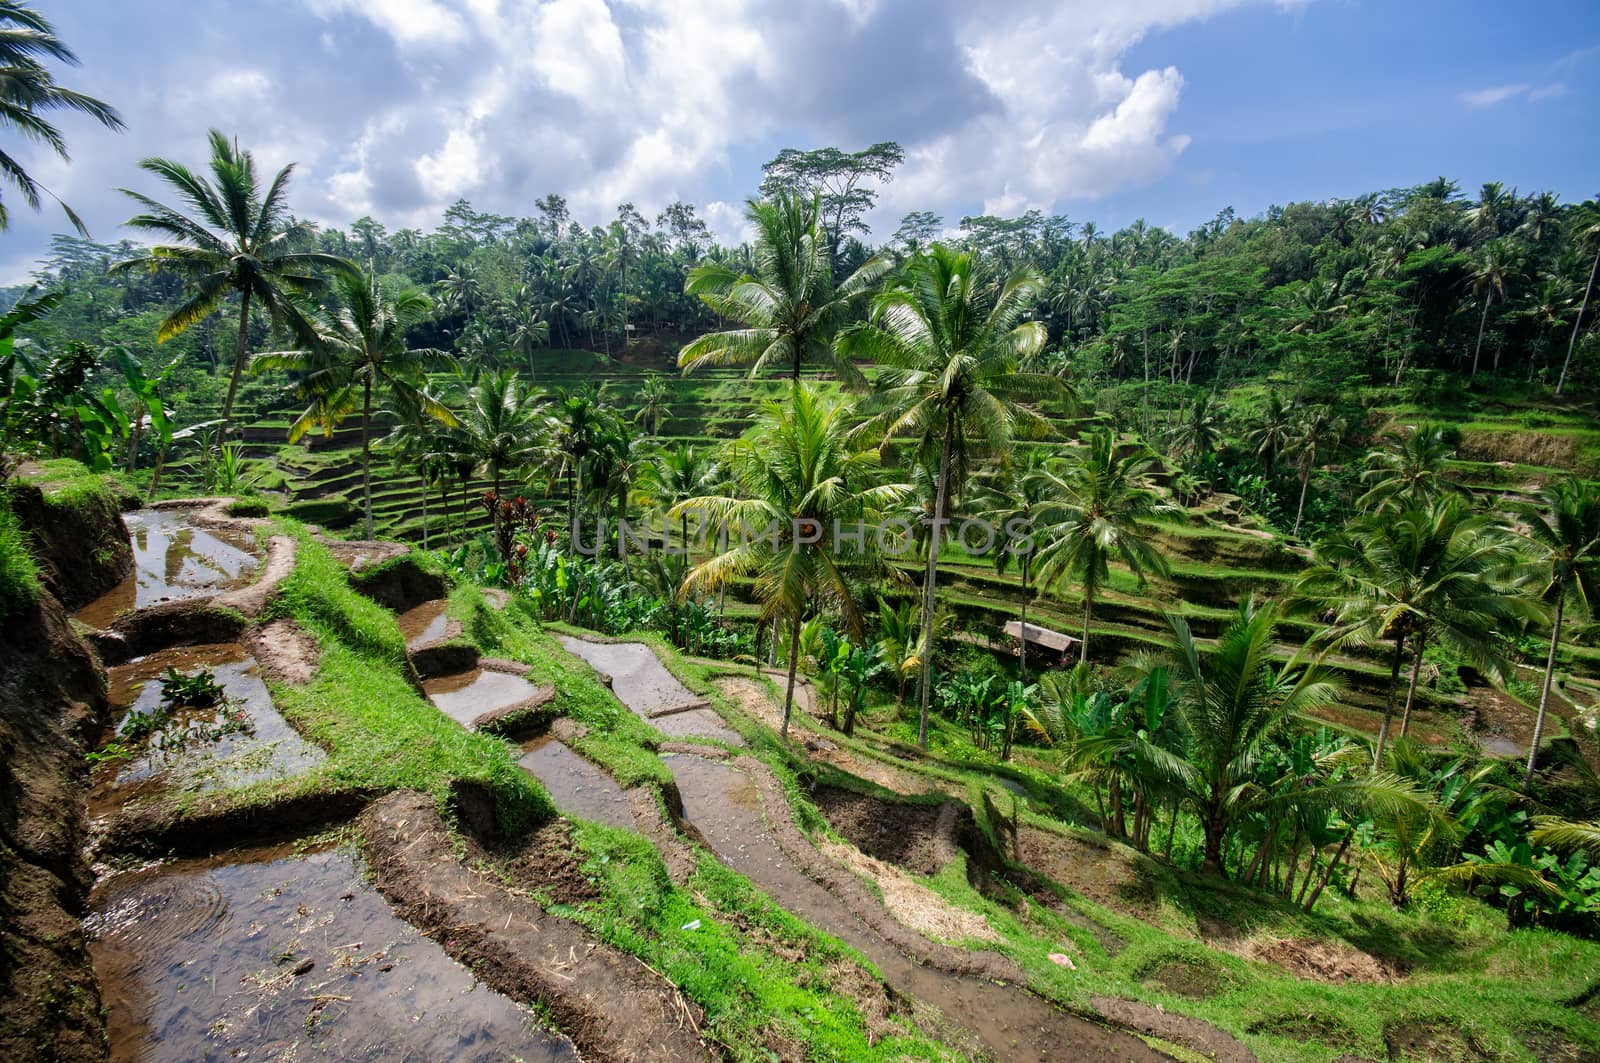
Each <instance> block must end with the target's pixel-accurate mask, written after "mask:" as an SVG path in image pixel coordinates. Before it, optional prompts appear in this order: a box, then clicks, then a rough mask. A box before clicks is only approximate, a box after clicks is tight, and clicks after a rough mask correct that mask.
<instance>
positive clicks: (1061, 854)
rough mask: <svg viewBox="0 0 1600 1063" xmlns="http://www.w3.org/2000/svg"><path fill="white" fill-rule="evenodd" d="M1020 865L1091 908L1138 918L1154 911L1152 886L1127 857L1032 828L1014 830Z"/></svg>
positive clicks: (1101, 846)
mask: <svg viewBox="0 0 1600 1063" xmlns="http://www.w3.org/2000/svg"><path fill="white" fill-rule="evenodd" d="M1017 847H1018V850H1019V852H1020V853H1021V857H1020V862H1021V863H1023V864H1026V865H1027V866H1028V867H1030V868H1032V869H1033V870H1034V871H1037V872H1038V873H1040V874H1042V875H1045V876H1047V877H1049V878H1052V879H1054V880H1055V881H1056V882H1059V883H1061V885H1063V886H1066V887H1067V888H1069V889H1071V890H1074V891H1076V892H1078V893H1081V894H1082V895H1083V896H1085V897H1087V898H1089V899H1090V900H1092V901H1094V902H1095V903H1096V904H1099V905H1102V906H1104V907H1106V908H1110V909H1112V910H1113V911H1118V912H1122V913H1124V914H1126V915H1132V916H1135V917H1137V918H1144V917H1146V916H1148V915H1149V914H1150V913H1151V912H1153V911H1154V910H1155V907H1156V888H1155V883H1154V882H1153V881H1152V880H1151V878H1150V877H1149V876H1147V875H1145V874H1142V873H1141V869H1140V868H1139V866H1138V864H1137V863H1136V862H1135V860H1134V858H1132V857H1131V856H1130V855H1129V854H1128V853H1126V852H1124V851H1122V850H1121V849H1119V848H1117V847H1116V846H1114V845H1112V844H1111V843H1110V842H1106V843H1104V844H1096V843H1095V842H1093V841H1088V840H1085V839H1082V838H1074V837H1068V836H1066V835H1062V834H1055V833H1053V832H1051V831H1046V830H1040V829H1039V828H1037V827H1029V826H1026V825H1024V826H1022V827H1020V828H1019V829H1018V831H1017Z"/></svg>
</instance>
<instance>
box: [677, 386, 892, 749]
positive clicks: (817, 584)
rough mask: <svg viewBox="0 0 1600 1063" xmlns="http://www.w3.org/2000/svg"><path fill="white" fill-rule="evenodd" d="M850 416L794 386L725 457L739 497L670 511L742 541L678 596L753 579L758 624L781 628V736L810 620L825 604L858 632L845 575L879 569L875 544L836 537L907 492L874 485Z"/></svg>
mask: <svg viewBox="0 0 1600 1063" xmlns="http://www.w3.org/2000/svg"><path fill="white" fill-rule="evenodd" d="M848 418H849V411H848V410H847V409H846V408H845V407H844V406H842V405H838V404H835V403H833V402H830V401H828V400H826V399H824V398H823V397H822V395H821V394H820V393H818V392H817V391H816V390H815V389H814V388H812V387H809V386H807V385H805V384H803V383H799V382H796V383H795V384H794V385H793V386H792V388H791V390H790V392H789V396H788V398H787V400H786V401H784V402H768V403H767V404H766V407H765V414H764V416H763V418H762V420H761V421H760V422H759V423H758V424H757V426H756V428H755V429H754V432H753V435H752V442H753V444H754V445H753V446H750V447H739V448H735V449H733V450H731V451H730V453H729V463H730V469H729V471H730V472H731V473H732V475H733V479H734V482H735V484H736V485H737V486H736V493H735V494H733V495H704V496H701V497H699V498H690V499H687V500H685V501H683V502H680V503H678V504H677V505H676V506H674V507H673V508H672V510H671V511H670V513H669V516H671V517H672V518H674V519H681V518H682V517H683V516H684V515H685V514H691V513H694V514H702V515H703V516H704V517H705V518H706V519H707V520H708V521H709V522H710V523H711V524H712V525H713V526H720V527H729V528H733V529H737V530H738V532H739V539H740V541H739V542H737V543H730V546H729V548H728V549H727V550H725V551H723V552H722V553H719V554H717V555H716V556H714V557H712V558H710V559H708V560H706V561H703V562H701V563H700V564H699V565H696V566H695V567H694V568H693V569H692V570H690V572H689V576H688V578H687V579H686V580H685V581H684V585H683V590H684V592H685V593H687V592H690V591H693V590H696V589H699V588H707V589H709V588H715V587H719V586H721V585H722V584H723V583H724V582H725V581H727V580H728V579H729V578H730V577H732V576H735V575H753V576H754V577H755V589H756V595H757V597H758V598H759V599H760V601H761V621H762V622H763V623H769V624H772V625H773V637H774V638H776V637H777V632H778V630H779V625H780V624H781V623H784V622H787V623H788V625H789V680H788V686H787V688H786V689H785V692H784V698H783V726H782V728H781V729H780V733H781V734H782V735H783V736H784V737H786V738H787V737H788V734H789V713H790V710H791V708H792V707H793V705H794V677H795V667H796V665H797V664H798V663H799V659H800V628H801V625H802V624H803V623H804V622H805V620H806V615H807V613H809V612H811V611H813V610H814V609H816V608H817V606H819V605H821V604H829V605H832V606H834V607H836V608H838V610H839V612H840V614H841V615H842V616H843V618H844V622H845V625H846V627H847V628H848V629H849V630H850V632H851V633H852V634H853V635H855V636H858V637H859V636H860V635H861V633H862V629H863V625H862V621H861V616H860V614H859V612H858V611H857V609H856V604H855V600H854V598H853V597H852V595H851V593H850V587H849V584H848V583H847V581H846V571H847V569H848V568H850V567H852V566H858V565H863V564H865V565H872V564H875V563H876V561H877V556H876V549H875V544H874V542H873V538H874V537H873V536H872V535H870V534H867V535H863V536H860V537H859V538H856V537H850V536H841V535H839V534H838V532H839V530H840V529H849V528H856V527H857V526H858V525H859V524H861V523H863V522H864V521H865V519H866V518H867V517H868V516H869V515H871V514H872V513H873V512H875V511H876V510H878V509H880V508H881V507H883V506H885V505H888V504H890V503H893V502H894V501H896V500H897V499H899V498H901V497H903V496H904V495H905V494H906V493H907V492H908V491H909V490H910V488H909V486H908V485H906V484H878V483H875V482H874V480H873V476H872V474H873V472H874V471H875V467H876V465H877V454H876V453H875V452H874V451H871V450H865V451H861V450H855V449H852V447H851V446H850V445H849V443H848V439H847V430H846V429H847V424H848Z"/></svg>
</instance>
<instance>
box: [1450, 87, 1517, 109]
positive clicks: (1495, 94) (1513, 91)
mask: <svg viewBox="0 0 1600 1063" xmlns="http://www.w3.org/2000/svg"><path fill="white" fill-rule="evenodd" d="M1527 91H1528V86H1527V85H1521V84H1519V85H1492V86H1490V87H1489V88H1486V89H1475V90H1473V91H1471V92H1463V93H1462V94H1461V102H1462V103H1465V104H1466V105H1467V106H1468V107H1493V106H1494V105H1495V104H1497V103H1504V102H1505V101H1506V100H1509V99H1511V98H1512V97H1514V96H1521V95H1524V94H1525V93H1527Z"/></svg>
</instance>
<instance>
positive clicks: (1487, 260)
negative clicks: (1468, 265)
mask: <svg viewBox="0 0 1600 1063" xmlns="http://www.w3.org/2000/svg"><path fill="white" fill-rule="evenodd" d="M1515 268H1516V266H1515V260H1514V258H1513V255H1512V250H1511V245H1510V244H1508V243H1507V242H1506V241H1504V240H1490V241H1489V242H1488V243H1487V244H1484V245H1483V253H1482V257H1481V258H1479V259H1478V261H1477V262H1475V263H1473V266H1472V294H1473V295H1482V296H1483V313H1482V314H1480V315H1479V316H1478V341H1477V343H1475V344H1473V347H1472V375H1473V376H1474V377H1476V376H1477V375H1478V355H1479V354H1480V353H1482V351H1483V327H1484V325H1486V324H1487V323H1488V321H1489V304H1490V303H1491V302H1493V301H1494V299H1495V296H1499V297H1500V301H1501V302H1502V303H1503V302H1505V301H1506V281H1507V279H1508V278H1509V277H1510V276H1511V272H1512V270H1513V269H1515ZM1494 360H1495V367H1496V368H1499V365H1500V355H1499V350H1498V348H1496V353H1495V359H1494Z"/></svg>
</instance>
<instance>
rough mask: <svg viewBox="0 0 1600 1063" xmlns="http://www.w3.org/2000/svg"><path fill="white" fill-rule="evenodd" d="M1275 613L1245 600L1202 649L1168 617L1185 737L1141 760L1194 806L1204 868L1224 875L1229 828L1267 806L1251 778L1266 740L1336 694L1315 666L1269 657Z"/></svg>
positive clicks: (1183, 625) (1266, 796)
mask: <svg viewBox="0 0 1600 1063" xmlns="http://www.w3.org/2000/svg"><path fill="white" fill-rule="evenodd" d="M1278 616H1279V614H1278V610H1277V609H1276V608H1275V607H1273V606H1260V607H1258V606H1256V604H1255V603H1254V602H1245V603H1244V604H1242V605H1241V606H1240V607H1239V610H1238V612H1237V613H1235V614H1234V616H1233V619H1232V620H1230V621H1229V623H1228V626H1227V627H1226V628H1225V629H1224V630H1223V632H1222V634H1221V636H1220V637H1218V639H1217V644H1216V648H1215V649H1212V650H1210V651H1203V650H1201V649H1200V647H1199V646H1198V644H1196V642H1195V640H1194V636H1193V635H1192V634H1191V633H1190V631H1189V624H1188V622H1187V621H1186V620H1184V619H1183V618H1182V617H1181V616H1177V615H1175V614H1168V615H1167V623H1168V624H1169V625H1170V627H1171V629H1172V638H1173V649H1174V651H1175V656H1176V669H1175V671H1176V676H1177V678H1178V680H1179V682H1178V683H1177V684H1176V687H1175V693H1176V697H1177V703H1178V711H1179V714H1180V715H1181V717H1182V719H1183V723H1184V730H1185V731H1186V732H1187V735H1188V739H1189V743H1188V746H1189V747H1188V750H1187V755H1185V756H1177V755H1174V754H1172V753H1170V752H1168V751H1166V750H1164V749H1162V748H1161V747H1158V746H1154V745H1152V746H1151V747H1150V748H1149V749H1147V750H1146V751H1144V758H1145V759H1146V760H1147V761H1148V762H1150V763H1151V764H1152V765H1153V766H1155V768H1156V769H1157V770H1159V771H1160V773H1161V774H1162V775H1164V776H1165V781H1166V782H1167V783H1168V785H1170V786H1173V787H1175V788H1176V789H1177V790H1178V792H1179V793H1180V794H1181V795H1182V799H1183V800H1184V801H1185V802H1186V803H1187V804H1189V805H1191V806H1192V807H1193V808H1194V811H1195V814H1196V815H1197V816H1198V817H1199V820H1200V827H1201V830H1202V831H1203V832H1204V835H1205V857H1204V864H1203V869H1204V870H1205V871H1206V872H1208V873H1210V874H1215V875H1220V874H1223V873H1224V867H1223V854H1224V852H1225V851H1226V848H1227V842H1228V838H1229V835H1230V833H1231V832H1232V831H1233V829H1234V827H1235V826H1236V825H1237V824H1238V823H1239V822H1240V821H1242V820H1243V819H1244V818H1245V817H1246V816H1249V815H1251V814H1253V813H1256V812H1258V811H1260V810H1261V809H1263V808H1265V807H1269V806H1270V805H1271V804H1272V802H1273V799H1274V798H1273V794H1272V793H1271V792H1270V791H1267V790H1265V789H1264V788H1262V787H1261V786H1260V785H1259V784H1258V783H1257V780H1256V778H1255V775H1256V767H1257V766H1258V764H1259V763H1260V761H1261V756H1262V753H1263V751H1264V749H1265V747H1266V745H1267V742H1268V740H1269V739H1270V738H1272V737H1273V736H1274V735H1275V734H1277V733H1279V732H1281V731H1282V730H1283V729H1285V728H1286V727H1288V726H1289V724H1290V722H1291V721H1293V720H1294V719H1295V718H1296V717H1298V716H1300V715H1302V714H1304V713H1306V712H1308V711H1309V710H1311V709H1314V708H1316V707H1317V706H1319V705H1324V704H1327V703H1328V702H1329V701H1331V700H1332V699H1333V697H1334V695H1335V694H1336V693H1337V688H1336V687H1335V685H1334V684H1333V682H1332V681H1331V680H1330V679H1329V678H1328V676H1327V675H1325V674H1324V673H1323V672H1322V670H1321V669H1319V668H1318V667H1316V666H1315V665H1307V664H1304V663H1302V662H1301V661H1299V660H1298V659H1293V660H1290V661H1288V662H1286V663H1281V664H1279V663H1274V661H1273V656H1274V654H1273V643H1274V637H1275V633H1276V630H1277V623H1278Z"/></svg>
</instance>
